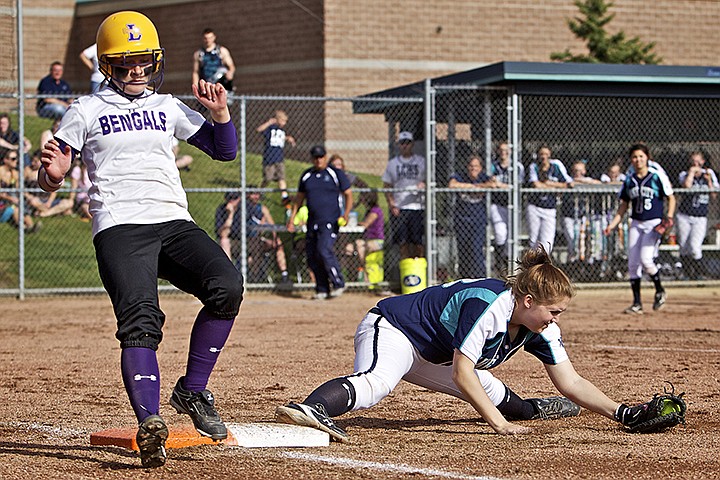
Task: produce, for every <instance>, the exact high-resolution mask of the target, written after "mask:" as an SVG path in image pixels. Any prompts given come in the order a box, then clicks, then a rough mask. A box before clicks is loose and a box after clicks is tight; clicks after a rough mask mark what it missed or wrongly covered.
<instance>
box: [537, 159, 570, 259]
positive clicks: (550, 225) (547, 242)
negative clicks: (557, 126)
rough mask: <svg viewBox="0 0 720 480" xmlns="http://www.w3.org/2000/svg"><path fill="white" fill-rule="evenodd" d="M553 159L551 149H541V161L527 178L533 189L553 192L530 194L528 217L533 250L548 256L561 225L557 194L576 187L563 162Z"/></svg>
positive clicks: (538, 160)
mask: <svg viewBox="0 0 720 480" xmlns="http://www.w3.org/2000/svg"><path fill="white" fill-rule="evenodd" d="M551 155H552V151H551V150H550V147H548V146H546V145H543V146H541V147H540V148H539V149H538V151H537V161H535V162H533V163H531V164H530V167H529V171H528V178H527V180H528V183H529V184H530V187H532V188H538V189H550V190H551V191H549V192H547V193H544V192H532V193H530V198H529V201H528V206H527V215H526V218H527V226H528V234H529V236H530V245H529V247H530V248H531V249H536V248H538V247H539V246H540V245H542V246H543V248H545V250H547V252H548V253H550V252H551V251H552V248H553V245H554V244H555V226H556V224H557V211H556V210H555V208H556V205H557V193H556V192H555V191H554V190H555V189H558V188H572V186H573V181H572V178H571V177H570V175H568V173H567V170H566V169H565V165H563V163H562V162H561V161H560V160H557V159H554V158H550V157H551Z"/></svg>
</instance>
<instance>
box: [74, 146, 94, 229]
mask: <svg viewBox="0 0 720 480" xmlns="http://www.w3.org/2000/svg"><path fill="white" fill-rule="evenodd" d="M70 181H71V185H70V186H71V188H72V190H75V191H74V192H72V193H71V197H70V198H72V199H73V201H74V205H73V211H74V212H75V213H77V214H78V215H79V216H80V220H82V221H85V222H87V221H90V219H91V218H92V215H90V194H89V193H88V192H89V191H90V187H91V186H92V182H91V181H90V176H89V175H88V171H87V166H86V165H85V162H83V161H82V160H79V159H78V160H77V161H76V162H75V165H74V166H73V168H72V170H70ZM77 190H79V191H77Z"/></svg>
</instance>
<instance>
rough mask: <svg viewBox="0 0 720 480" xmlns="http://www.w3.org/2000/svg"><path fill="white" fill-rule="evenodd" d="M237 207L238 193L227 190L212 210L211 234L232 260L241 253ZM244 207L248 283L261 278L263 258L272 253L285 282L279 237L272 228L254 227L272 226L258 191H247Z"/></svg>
mask: <svg viewBox="0 0 720 480" xmlns="http://www.w3.org/2000/svg"><path fill="white" fill-rule="evenodd" d="M250 188H254V187H252V186H250ZM240 206H241V196H240V193H238V192H227V193H226V194H225V201H224V202H223V203H221V204H220V205H219V206H218V207H217V209H216V210H215V234H216V235H217V237H218V241H219V243H220V246H221V247H222V249H223V251H224V252H225V253H226V254H227V256H228V257H229V258H230V259H231V260H233V262H237V261H238V258H239V257H240V254H241V252H240V246H241V243H240V240H241V238H242V237H241V235H242V216H241V215H239V214H238V209H239V208H240ZM245 206H246V219H245V221H246V223H245V225H246V239H247V264H248V280H249V281H250V282H251V283H258V282H262V281H265V280H266V279H267V265H266V264H265V262H264V258H263V257H265V256H267V255H273V256H274V257H275V261H276V262H277V266H278V269H279V270H280V274H281V283H288V282H289V281H290V278H289V276H288V271H287V262H286V260H285V250H284V248H283V244H282V241H281V240H280V237H278V234H277V232H276V231H274V230H270V231H263V230H261V229H258V228H257V227H259V226H262V225H268V226H270V225H275V221H274V220H273V218H272V215H271V214H270V210H269V209H268V208H267V207H266V206H265V205H263V204H262V203H261V202H260V192H256V191H250V192H248V193H247V196H246V200H245Z"/></svg>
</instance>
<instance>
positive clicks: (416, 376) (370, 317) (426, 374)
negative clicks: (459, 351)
mask: <svg viewBox="0 0 720 480" xmlns="http://www.w3.org/2000/svg"><path fill="white" fill-rule="evenodd" d="M355 372H356V373H354V374H353V375H350V376H348V377H346V378H347V380H348V381H350V383H352V385H353V387H355V406H354V407H353V410H362V409H365V408H370V407H372V406H373V405H376V404H377V403H378V402H380V400H382V399H383V398H385V397H387V396H388V395H389V394H390V392H392V390H393V389H394V388H395V387H396V386H397V384H398V383H400V380H405V381H406V382H410V383H413V384H415V385H419V386H421V387H425V388H427V389H429V390H433V391H435V392H442V393H446V394H448V395H452V396H454V397H457V398H460V399H462V400H465V401H467V399H466V398H465V396H464V395H463V394H462V392H460V389H458V387H457V386H456V385H455V383H454V382H453V381H452V365H436V364H434V363H430V362H428V361H426V360H424V359H423V358H422V357H421V356H420V354H419V353H418V351H417V350H416V349H415V347H413V345H412V343H410V340H408V339H407V337H406V336H405V335H404V334H403V333H402V332H401V331H400V330H398V329H397V328H395V327H394V326H392V325H391V324H390V322H388V321H387V320H386V319H385V318H383V317H382V316H380V315H377V314H375V313H368V314H367V315H366V316H365V318H364V319H363V320H362V322H360V325H359V326H358V328H357V331H356V332H355ZM475 373H476V374H477V376H478V379H479V380H480V383H481V384H482V386H483V388H484V389H485V391H486V392H487V394H488V396H489V397H490V400H492V402H493V404H494V405H496V406H497V405H499V404H500V402H501V401H502V400H503V399H504V397H505V384H504V383H503V382H501V381H500V380H498V379H497V378H495V377H494V376H493V375H492V374H491V373H490V372H488V371H487V370H475Z"/></svg>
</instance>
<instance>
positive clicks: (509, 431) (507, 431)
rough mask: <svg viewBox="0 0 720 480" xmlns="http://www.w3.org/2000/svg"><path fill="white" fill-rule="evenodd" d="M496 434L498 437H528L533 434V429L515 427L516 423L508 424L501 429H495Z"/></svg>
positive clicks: (520, 426)
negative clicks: (527, 435)
mask: <svg viewBox="0 0 720 480" xmlns="http://www.w3.org/2000/svg"><path fill="white" fill-rule="evenodd" d="M493 428H494V429H495V433H497V434H498V435H526V434H528V433H532V431H533V429H532V428H530V427H524V426H522V425H515V424H514V423H510V422H507V423H505V424H504V425H502V426H500V427H497V428H495V427H493Z"/></svg>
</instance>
